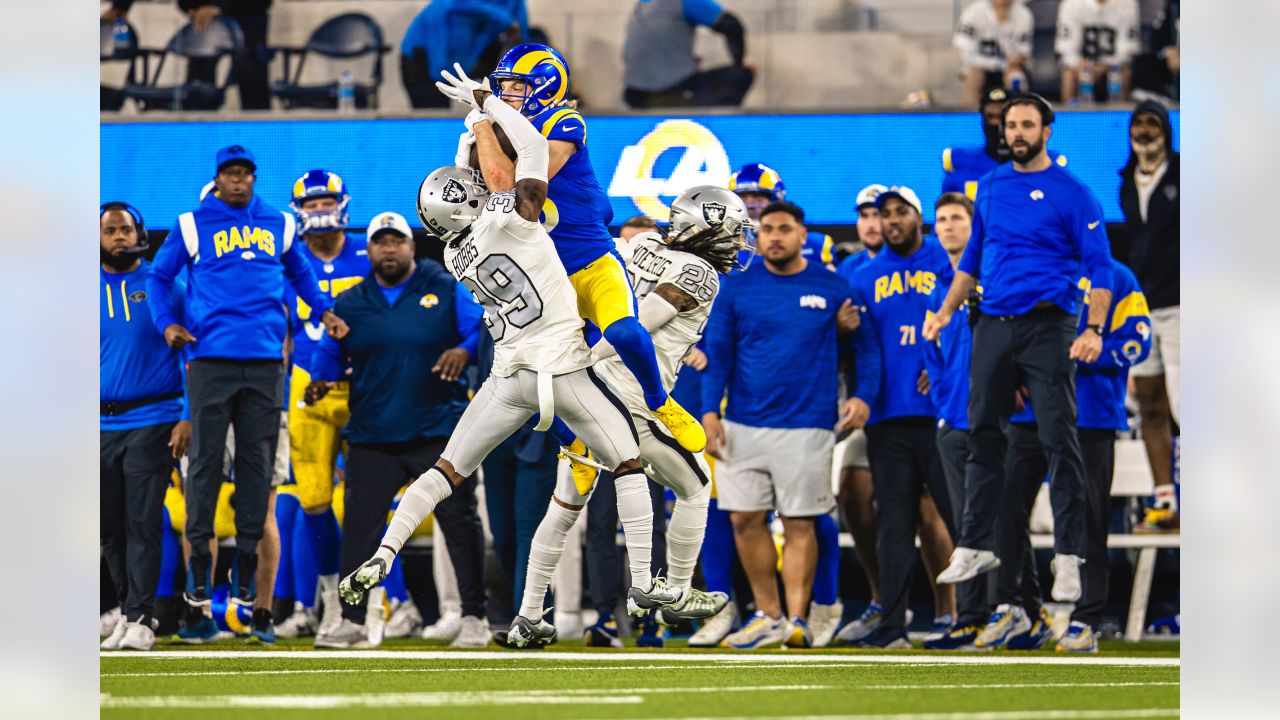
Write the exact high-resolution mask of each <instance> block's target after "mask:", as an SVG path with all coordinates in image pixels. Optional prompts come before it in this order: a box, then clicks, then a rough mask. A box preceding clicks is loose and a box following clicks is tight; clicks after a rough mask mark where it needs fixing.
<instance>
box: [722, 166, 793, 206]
mask: <svg viewBox="0 0 1280 720" xmlns="http://www.w3.org/2000/svg"><path fill="white" fill-rule="evenodd" d="M729 189H730V190H731V191H733V192H735V193H737V194H739V195H741V194H743V193H760V194H761V195H768V196H769V201H770V202H778V201H780V200H786V199H787V187H786V186H785V185H783V184H782V176H781V175H779V174H778V171H777V170H774V169H773V168H771V167H769V166H768V165H765V164H764V163H748V164H746V165H743V166H742V167H740V168H738V171H737V172H735V173H734V174H733V175H730V176H729Z"/></svg>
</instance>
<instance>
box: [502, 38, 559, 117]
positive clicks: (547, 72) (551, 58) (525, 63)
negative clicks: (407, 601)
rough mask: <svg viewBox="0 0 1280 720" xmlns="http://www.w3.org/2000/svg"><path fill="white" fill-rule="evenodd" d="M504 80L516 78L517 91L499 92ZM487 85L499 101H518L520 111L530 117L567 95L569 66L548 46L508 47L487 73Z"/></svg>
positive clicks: (528, 44)
mask: <svg viewBox="0 0 1280 720" xmlns="http://www.w3.org/2000/svg"><path fill="white" fill-rule="evenodd" d="M504 80H507V81H511V80H520V81H522V82H523V83H524V86H523V88H522V89H521V90H513V91H511V92H503V90H502V82H503V81H504ZM489 88H490V89H491V90H492V92H493V94H494V95H496V96H497V97H498V99H500V100H515V101H518V102H519V105H520V112H521V113H523V114H525V115H527V116H529V117H532V116H534V115H537V114H538V113H540V112H542V111H543V110H545V109H546V108H548V107H551V106H553V105H556V104H558V103H560V102H561V101H563V100H564V99H565V98H566V97H567V95H568V92H569V65H568V63H567V62H565V59H564V57H563V56H562V55H561V54H560V53H559V52H558V51H556V49H555V48H553V47H551V46H550V45H543V44H541V43H524V44H522V45H517V46H515V47H513V48H511V49H510V50H508V51H507V52H506V53H505V54H504V55H503V56H502V58H501V59H500V60H499V61H498V66H497V67H496V68H494V70H493V72H492V73H489Z"/></svg>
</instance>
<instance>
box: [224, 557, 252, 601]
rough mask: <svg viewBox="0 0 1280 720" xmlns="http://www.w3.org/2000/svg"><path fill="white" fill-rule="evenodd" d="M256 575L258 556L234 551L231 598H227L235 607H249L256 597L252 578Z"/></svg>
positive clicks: (230, 575)
mask: <svg viewBox="0 0 1280 720" xmlns="http://www.w3.org/2000/svg"><path fill="white" fill-rule="evenodd" d="M257 574H258V554H257V553H247V552H244V551H240V550H238V551H236V556H235V558H234V559H233V560H232V561H231V572H230V573H228V576H229V579H230V580H231V596H230V597H229V598H228V600H230V601H231V602H232V603H234V604H236V605H243V606H246V607H247V606H250V605H253V601H254V599H255V596H256V592H255V590H254V589H255V587H256V585H255V583H254V578H255V576H256V575H257Z"/></svg>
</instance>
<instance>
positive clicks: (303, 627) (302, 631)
mask: <svg viewBox="0 0 1280 720" xmlns="http://www.w3.org/2000/svg"><path fill="white" fill-rule="evenodd" d="M316 624H317V623H316V615H315V612H314V611H312V610H308V609H307V608H306V606H305V605H303V604H302V603H300V602H295V603H294V604H293V614H292V615H290V616H289V617H287V618H285V619H284V622H282V623H280V624H279V625H277V626H276V637H283V638H297V637H311V636H312V635H315V634H316Z"/></svg>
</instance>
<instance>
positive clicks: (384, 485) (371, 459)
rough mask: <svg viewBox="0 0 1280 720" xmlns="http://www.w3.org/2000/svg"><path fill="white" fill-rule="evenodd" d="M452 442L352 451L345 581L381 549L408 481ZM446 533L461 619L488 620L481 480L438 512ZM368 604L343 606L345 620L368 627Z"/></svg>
mask: <svg viewBox="0 0 1280 720" xmlns="http://www.w3.org/2000/svg"><path fill="white" fill-rule="evenodd" d="M448 440H449V439H448V438H427V439H424V440H421V441H417V442H411V443H386V444H378V445H356V444H353V445H351V446H350V449H349V450H348V451H347V482H346V489H345V491H344V492H343V495H342V502H343V506H344V510H343V516H342V555H341V563H340V564H341V571H340V572H341V573H342V575H343V577H346V576H347V575H349V574H350V573H352V572H354V571H355V569H356V568H358V567H360V564H361V563H363V562H364V561H365V560H368V559H369V558H370V557H373V554H374V552H376V551H377V550H378V543H379V542H381V540H382V535H383V533H384V532H385V530H386V527H387V513H388V512H389V511H390V510H391V501H392V500H394V499H395V496H396V493H397V492H399V491H400V488H402V487H404V484H405V483H407V482H412V481H413V480H416V479H417V478H418V476H419V475H421V474H422V473H424V472H426V471H427V470H428V469H430V468H431V466H432V465H435V463H436V461H437V460H439V459H440V453H441V452H443V451H444V446H445V444H446V443H447V442H448ZM433 515H434V516H435V519H436V522H437V523H439V524H440V530H441V531H442V532H444V536H445V543H446V545H448V547H449V559H450V560H452V561H453V569H454V572H455V573H456V574H457V576H458V594H459V595H461V596H462V614H463V615H467V616H474V617H478V618H483V617H484V616H485V597H484V529H483V527H482V526H481V525H480V514H479V512H478V505H477V504H476V479H475V478H474V477H471V478H467V480H466V482H464V483H462V484H461V485H458V486H457V487H455V488H454V489H453V494H452V495H450V496H449V497H448V498H445V501H444V502H442V503H440V504H439V505H437V506H436V508H435V511H434V513H433ZM364 611H365V608H364V605H360V606H351V605H347V604H346V603H343V604H342V616H343V617H345V618H348V619H350V620H352V621H355V622H358V623H363V622H364Z"/></svg>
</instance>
